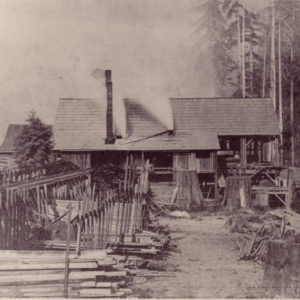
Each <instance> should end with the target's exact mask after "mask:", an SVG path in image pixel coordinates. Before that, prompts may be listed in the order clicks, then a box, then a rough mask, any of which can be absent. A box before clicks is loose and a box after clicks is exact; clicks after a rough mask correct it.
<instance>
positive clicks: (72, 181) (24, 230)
mask: <svg viewBox="0 0 300 300" xmlns="http://www.w3.org/2000/svg"><path fill="white" fill-rule="evenodd" d="M89 186H90V170H86V171H78V172H73V173H70V174H63V175H53V176H43V177H37V178H35V179H31V180H29V179H28V178H27V179H26V180H25V181H23V180H22V181H14V180H13V181H12V182H10V181H8V182H7V184H5V185H2V186H0V249H27V248H28V247H30V246H29V244H28V243H29V239H30V237H31V236H32V235H34V234H35V231H39V230H41V229H46V228H48V225H49V224H50V223H51V220H53V219H55V218H56V217H58V215H57V214H58V213H57V211H56V203H55V200H56V199H68V198H69V199H76V197H78V195H79V194H82V193H83V192H85V191H86V190H87V189H88V187H89Z"/></svg>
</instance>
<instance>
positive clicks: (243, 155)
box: [240, 138, 247, 173]
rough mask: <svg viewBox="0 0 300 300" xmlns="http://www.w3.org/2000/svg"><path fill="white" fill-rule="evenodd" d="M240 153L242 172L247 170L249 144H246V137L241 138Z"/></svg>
mask: <svg viewBox="0 0 300 300" xmlns="http://www.w3.org/2000/svg"><path fill="white" fill-rule="evenodd" d="M240 152H241V153H240V155H241V170H242V173H244V172H245V170H246V168H247V146H246V138H241V143H240Z"/></svg>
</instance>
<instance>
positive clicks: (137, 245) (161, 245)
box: [111, 231, 170, 256]
mask: <svg viewBox="0 0 300 300" xmlns="http://www.w3.org/2000/svg"><path fill="white" fill-rule="evenodd" d="M130 238H131V237H130V236H128V237H127V238H126V237H125V238H124V241H123V242H122V243H115V244H112V245H111V250H112V251H111V254H113V255H114V254H122V255H135V256H149V255H150V256H151V255H158V254H161V253H162V252H163V251H164V250H165V249H167V247H168V246H169V244H170V236H169V235H168V234H167V233H166V232H163V231H161V232H159V233H154V232H150V231H142V232H141V233H136V234H135V235H134V237H133V239H130Z"/></svg>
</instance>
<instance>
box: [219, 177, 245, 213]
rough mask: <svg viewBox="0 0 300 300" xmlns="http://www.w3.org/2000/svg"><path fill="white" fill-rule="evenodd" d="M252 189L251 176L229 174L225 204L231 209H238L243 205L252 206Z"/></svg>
mask: <svg viewBox="0 0 300 300" xmlns="http://www.w3.org/2000/svg"><path fill="white" fill-rule="evenodd" d="M250 189H251V177H250V176H228V177H227V178H226V186H225V192H224V199H223V204H224V205H226V208H227V209H228V210H229V211H236V210H238V209H240V208H241V207H251V197H250Z"/></svg>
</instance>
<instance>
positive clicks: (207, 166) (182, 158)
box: [173, 152, 216, 173]
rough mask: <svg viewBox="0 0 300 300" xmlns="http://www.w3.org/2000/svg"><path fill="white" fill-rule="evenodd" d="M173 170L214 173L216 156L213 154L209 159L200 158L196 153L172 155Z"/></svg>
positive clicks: (210, 154)
mask: <svg viewBox="0 0 300 300" xmlns="http://www.w3.org/2000/svg"><path fill="white" fill-rule="evenodd" d="M197 156H198V157H197ZM173 168H174V169H175V170H194V171H197V173H205V172H209V173H214V172H215V169H216V156H215V155H214V152H210V153H209V157H206V156H205V155H203V156H201V152H200V154H199V155H197V154H196V152H181V153H174V154H173Z"/></svg>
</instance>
